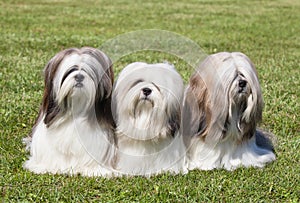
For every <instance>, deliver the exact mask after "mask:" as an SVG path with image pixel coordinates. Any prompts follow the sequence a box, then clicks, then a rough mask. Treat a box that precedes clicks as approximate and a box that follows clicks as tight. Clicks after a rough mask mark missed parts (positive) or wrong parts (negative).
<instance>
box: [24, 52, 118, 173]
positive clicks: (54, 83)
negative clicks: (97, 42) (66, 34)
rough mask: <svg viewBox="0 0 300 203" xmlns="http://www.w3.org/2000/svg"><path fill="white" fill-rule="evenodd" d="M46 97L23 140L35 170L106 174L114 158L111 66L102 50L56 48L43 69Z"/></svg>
mask: <svg viewBox="0 0 300 203" xmlns="http://www.w3.org/2000/svg"><path fill="white" fill-rule="evenodd" d="M44 77H45V78H44V79H45V90H44V97H43V101H42V105H41V109H40V112H39V116H38V118H37V121H36V124H35V126H34V127H33V129H32V134H31V136H30V137H29V138H25V139H24V141H25V142H26V144H27V148H28V149H30V157H29V160H27V161H26V162H25V164H24V167H25V168H26V169H29V170H30V171H32V172H35V173H47V172H50V173H66V174H78V173H80V174H82V175H86V176H96V175H100V176H110V175H111V170H110V168H111V167H112V164H113V159H114V135H113V128H114V122H113V119H112V113H111V91H112V88H113V80H114V75H113V70H112V63H111V61H110V59H109V58H108V57H107V56H106V55H105V54H104V53H103V52H101V51H100V50H98V49H95V48H91V47H83V48H81V49H77V48H70V49H66V50H63V51H61V52H59V53H58V54H57V55H55V56H54V57H53V58H52V59H51V60H50V61H49V62H48V64H47V66H46V67H45V70H44Z"/></svg>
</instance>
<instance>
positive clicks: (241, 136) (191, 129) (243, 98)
mask: <svg viewBox="0 0 300 203" xmlns="http://www.w3.org/2000/svg"><path fill="white" fill-rule="evenodd" d="M262 109H263V99H262V93H261V88H260V85H259V81H258V77H257V72H256V70H255V67H254V65H253V63H252V62H251V61H250V59H249V58H248V57H247V56H246V55H244V54H242V53H239V52H234V53H227V52H222V53H217V54H214V55H210V56H208V57H207V58H206V59H205V60H204V61H203V62H202V63H201V65H200V66H199V68H198V69H197V71H196V72H195V73H194V74H193V75H192V77H191V79H190V82H189V85H188V87H187V89H186V91H185V99H184V107H183V113H182V118H183V119H182V129H183V135H184V140H185V144H186V146H187V149H188V155H187V156H188V159H189V165H190V166H189V168H190V169H194V168H199V169H213V168H226V169H228V170H232V169H235V168H237V167H239V166H257V167H262V166H264V165H265V163H267V162H270V161H273V160H275V155H274V153H273V147H272V146H270V144H271V142H264V144H262V145H260V146H259V145H258V143H257V136H259V137H268V136H264V133H262V132H261V131H259V130H257V124H258V123H259V122H260V121H261V118H262ZM266 139H267V138H266Z"/></svg>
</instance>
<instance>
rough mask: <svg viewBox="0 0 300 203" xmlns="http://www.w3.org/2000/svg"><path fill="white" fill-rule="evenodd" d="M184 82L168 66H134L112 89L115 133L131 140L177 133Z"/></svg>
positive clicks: (131, 65)
mask: <svg viewBox="0 0 300 203" xmlns="http://www.w3.org/2000/svg"><path fill="white" fill-rule="evenodd" d="M182 94H183V81H182V79H181V77H180V75H179V74H178V73H177V72H176V70H175V69H174V68H173V67H172V66H171V65H169V64H163V63H161V64H146V63H139V62H137V63H133V64H130V65H128V66H127V67H125V68H124V70H123V71H122V72H121V73H120V75H119V78H118V81H117V83H116V85H115V89H114V93H113V95H114V97H113V98H114V100H115V102H116V103H115V109H116V113H115V115H116V119H117V125H118V130H119V131H122V133H124V134H126V135H127V136H131V137H132V138H134V139H152V138H154V136H157V135H159V134H161V135H173V134H174V133H175V131H177V130H178V127H179V122H180V121H179V120H180V113H179V112H180V103H181V99H182Z"/></svg>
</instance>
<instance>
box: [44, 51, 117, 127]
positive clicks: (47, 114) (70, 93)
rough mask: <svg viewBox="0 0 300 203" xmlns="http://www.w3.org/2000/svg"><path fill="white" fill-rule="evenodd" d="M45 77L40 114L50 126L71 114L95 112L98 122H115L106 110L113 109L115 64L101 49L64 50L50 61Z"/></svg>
mask: <svg viewBox="0 0 300 203" xmlns="http://www.w3.org/2000/svg"><path fill="white" fill-rule="evenodd" d="M44 75H45V90H44V97H43V103H42V107H41V111H40V115H43V116H44V123H45V124H46V125H47V126H48V127H49V126H50V125H51V124H52V123H53V122H54V121H55V120H56V119H57V118H61V117H62V116H64V115H65V114H66V113H70V112H72V114H74V115H73V116H76V115H79V114H80V115H84V114H88V113H91V112H90V111H93V113H94V110H96V114H97V118H98V119H100V120H104V121H108V120H112V119H111V118H107V115H109V114H110V115H111V113H110V112H108V113H106V112H105V111H107V110H104V109H107V108H105V106H108V107H109V109H110V98H111V91H112V85H113V80H114V75H113V70H112V63H111V61H110V59H109V58H108V57H107V56H106V55H105V54H104V53H103V52H101V51H100V50H98V49H95V48H91V47H83V48H81V49H77V48H70V49H66V50H63V51H61V52H59V53H58V54H56V55H55V56H54V57H53V58H52V59H51V60H50V61H49V62H48V64H47V65H46V67H45V70H44ZM110 117H111V116H110ZM109 122H111V121H109Z"/></svg>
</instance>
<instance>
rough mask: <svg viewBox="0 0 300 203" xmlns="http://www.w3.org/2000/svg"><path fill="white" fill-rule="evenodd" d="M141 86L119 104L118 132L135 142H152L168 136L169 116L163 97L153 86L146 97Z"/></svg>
mask: <svg viewBox="0 0 300 203" xmlns="http://www.w3.org/2000/svg"><path fill="white" fill-rule="evenodd" d="M142 89H143V88H142V87H141V86H135V87H133V88H131V89H130V90H129V91H128V93H127V94H126V95H125V96H124V99H122V100H121V101H120V102H119V111H120V113H119V119H118V120H119V121H120V122H119V126H118V131H119V132H122V134H125V135H126V136H129V137H130V138H131V139H134V140H144V141H145V140H152V141H155V140H157V139H159V138H163V137H165V136H167V134H168V129H167V125H168V123H167V122H168V116H167V114H166V110H165V108H166V103H165V101H164V99H163V95H162V94H161V93H160V92H159V91H158V90H157V88H156V87H154V86H153V85H152V86H151V89H152V90H153V92H152V93H151V95H149V96H147V97H146V96H144V95H143V93H142Z"/></svg>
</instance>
